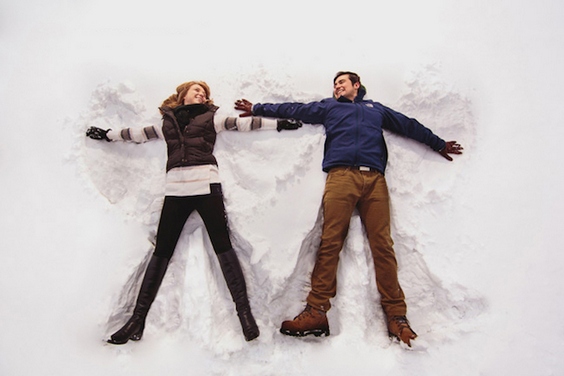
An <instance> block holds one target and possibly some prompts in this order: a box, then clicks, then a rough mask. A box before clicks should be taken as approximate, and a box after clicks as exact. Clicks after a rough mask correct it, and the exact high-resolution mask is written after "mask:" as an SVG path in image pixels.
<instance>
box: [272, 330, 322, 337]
mask: <svg viewBox="0 0 564 376" xmlns="http://www.w3.org/2000/svg"><path fill="white" fill-rule="evenodd" d="M280 333H282V334H285V335H287V336H291V337H305V336H308V335H311V334H313V335H314V336H316V337H320V336H322V335H324V336H325V337H328V336H329V335H330V332H329V329H312V330H304V331H303V332H292V331H290V330H284V329H280Z"/></svg>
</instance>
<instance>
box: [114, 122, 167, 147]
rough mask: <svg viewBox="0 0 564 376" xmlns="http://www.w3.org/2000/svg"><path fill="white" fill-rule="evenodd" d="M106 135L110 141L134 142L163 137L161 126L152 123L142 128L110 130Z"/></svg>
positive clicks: (138, 142) (139, 142) (140, 142)
mask: <svg viewBox="0 0 564 376" xmlns="http://www.w3.org/2000/svg"><path fill="white" fill-rule="evenodd" d="M107 136H108V138H109V139H110V140H112V141H125V142H135V143H136V144H142V143H144V142H147V141H153V140H157V139H161V140H163V139H164V136H163V130H162V127H161V126H154V125H151V126H148V127H144V128H123V129H121V130H119V131H113V130H111V131H109V132H108V134H107Z"/></svg>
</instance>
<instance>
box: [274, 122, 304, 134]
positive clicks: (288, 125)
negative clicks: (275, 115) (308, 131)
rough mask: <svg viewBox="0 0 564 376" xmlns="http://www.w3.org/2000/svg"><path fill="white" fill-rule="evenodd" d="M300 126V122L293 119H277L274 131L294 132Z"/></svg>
mask: <svg viewBox="0 0 564 376" xmlns="http://www.w3.org/2000/svg"><path fill="white" fill-rule="evenodd" d="M301 126H302V122H301V121H299V120H294V119H278V120H277V126H276V130H277V131H278V132H280V131H281V130H282V129H286V130H294V129H298V128H300V127H301Z"/></svg>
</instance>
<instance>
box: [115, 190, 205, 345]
mask: <svg viewBox="0 0 564 376" xmlns="http://www.w3.org/2000/svg"><path fill="white" fill-rule="evenodd" d="M193 210H194V209H193V207H192V203H191V201H190V199H189V198H179V197H165V201H164V205H163V209H162V212H161V218H160V221H159V228H158V231H157V245H156V247H155V252H154V253H153V256H152V257H151V260H150V261H149V265H148V266H147V270H146V271H145V276H144V277H143V282H142V283H141V289H140V290H139V295H138V296H137V302H136V304H135V309H134V310H133V315H132V317H131V318H130V319H129V321H127V323H126V324H125V325H124V326H123V327H122V328H121V329H120V330H118V331H117V332H115V333H114V334H112V336H111V338H110V339H109V340H108V343H111V344H114V345H121V344H124V343H127V341H129V340H130V339H131V340H133V341H139V340H140V339H141V337H142V336H143V330H144V329H145V319H146V317H147V313H148V312H149V308H151V304H152V303H153V301H154V300H155V297H156V296H157V292H158V290H159V287H160V286H161V282H162V280H163V278H164V275H165V273H166V269H167V267H168V262H169V260H170V258H171V257H172V254H173V252H174V248H175V247H176V243H177V242H178V238H179V237H180V233H181V232H182V228H183V227H184V223H185V222H186V219H188V216H189V215H190V213H191V212H192V211H193Z"/></svg>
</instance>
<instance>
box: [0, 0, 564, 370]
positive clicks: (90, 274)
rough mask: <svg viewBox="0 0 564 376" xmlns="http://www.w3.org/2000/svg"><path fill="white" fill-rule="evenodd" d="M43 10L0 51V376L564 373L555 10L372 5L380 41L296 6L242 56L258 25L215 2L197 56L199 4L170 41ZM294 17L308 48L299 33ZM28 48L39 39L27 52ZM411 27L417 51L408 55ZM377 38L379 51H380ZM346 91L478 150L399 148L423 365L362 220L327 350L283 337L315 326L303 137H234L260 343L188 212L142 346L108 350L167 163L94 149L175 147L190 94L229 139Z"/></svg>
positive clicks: (309, 133)
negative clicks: (255, 111) (114, 132)
mask: <svg viewBox="0 0 564 376" xmlns="http://www.w3.org/2000/svg"><path fill="white" fill-rule="evenodd" d="M34 3H35V4H34V7H23V6H22V5H16V4H15V3H14V4H6V5H5V6H3V7H4V8H5V9H6V12H7V13H6V14H9V15H11V17H8V16H6V17H7V18H6V20H8V21H9V22H7V23H6V26H5V27H4V28H3V30H2V34H0V38H1V39H0V41H1V44H0V53H1V54H2V59H1V60H0V61H1V63H0V65H1V66H2V67H3V71H4V72H8V73H9V74H6V73H5V74H4V75H3V78H2V81H4V83H3V85H2V87H0V95H1V99H2V103H3V107H4V109H3V111H2V114H1V115H0V116H1V119H2V123H3V124H5V127H4V128H5V129H4V132H3V133H4V136H3V138H2V140H1V141H0V142H1V143H2V146H1V148H0V171H1V172H2V175H3V176H4V178H5V183H4V184H3V185H2V190H3V194H2V195H0V196H1V197H2V205H3V213H2V215H1V216H0V220H1V225H2V228H4V229H5V233H4V252H2V255H1V256H0V257H1V262H0V281H1V283H0V294H1V295H0V296H1V298H2V300H3V303H2V304H0V318H1V322H2V324H3V325H2V332H3V333H2V339H0V374H2V375H22V374H29V375H31V374H38V375H39V374H46V375H47V374H54V373H57V374H64V375H66V374H68V375H70V374H81V375H99V374H106V375H127V374H136V375H154V374H158V373H159V374H168V375H181V374H182V375H187V374H188V375H217V376H224V375H281V376H284V375H302V374H316V375H317V374H325V375H343V374H357V375H374V374H393V375H478V374H481V375H499V374H512V375H532V374H534V375H558V374H561V373H562V372H563V371H564V361H562V358H561V356H559V353H561V352H562V351H563V350H564V345H563V341H562V339H561V337H562V334H564V333H563V326H562V324H561V323H560V319H559V317H560V316H561V313H562V303H561V302H560V301H561V299H562V296H563V292H564V289H563V287H562V283H561V275H562V270H563V266H564V265H563V261H564V256H562V252H560V250H561V248H562V246H563V245H564V240H563V238H562V232H561V231H559V227H560V226H561V223H563V222H562V219H563V218H562V213H563V212H564V207H563V201H562V200H561V193H560V192H561V190H562V186H563V183H564V173H563V169H562V168H561V166H560V163H558V162H557V161H558V158H559V156H558V154H557V153H556V152H555V150H557V149H558V144H557V140H558V141H559V140H560V138H561V137H562V136H564V132H563V130H562V129H563V128H562V127H561V124H562V121H563V120H564V111H563V110H562V107H561V106H560V104H559V99H560V98H563V94H564V93H563V92H562V85H561V83H562V78H563V77H562V73H561V70H560V69H559V67H560V65H558V64H559V63H560V64H561V63H563V62H564V49H563V48H562V46H561V45H560V44H559V43H557V41H559V39H558V38H562V36H563V35H562V34H563V32H562V29H561V27H560V23H559V22H560V19H559V18H558V17H557V16H556V15H558V14H562V10H564V7H563V6H562V5H559V4H557V3H556V2H552V1H542V2H541V3H539V4H536V5H535V6H534V7H533V6H532V5H530V4H527V3H524V2H521V3H520V2H518V3H515V4H514V3H512V5H511V6H509V5H508V4H505V3H502V2H494V3H493V4H492V3H491V2H488V3H485V2H484V3H479V4H475V3H474V2H467V3H459V4H458V5H457V6H456V7H454V6H451V5H449V4H446V3H445V2H441V1H435V2H430V3H428V4H426V5H425V7H423V6H422V5H420V3H418V2H407V3H408V4H404V5H402V6H400V5H390V4H384V3H382V4H378V3H374V2H370V3H369V2H366V4H358V7H359V9H361V10H362V9H364V8H365V9H378V10H379V13H380V16H378V17H377V18H378V19H379V20H380V21H381V25H375V24H374V20H373V18H372V17H373V16H374V15H370V14H371V12H360V13H361V14H359V15H358V17H359V19H358V20H355V21H354V22H352V18H351V19H349V18H343V16H342V14H341V13H342V9H338V8H336V9H333V8H331V7H330V6H329V5H326V4H325V3H324V2H323V4H324V8H319V7H318V6H316V5H314V3H315V2H306V3H302V2H300V7H298V8H299V9H301V10H300V12H298V13H296V12H295V11H294V10H297V9H298V8H296V6H297V4H293V2H292V1H290V2H289V3H288V2H286V3H284V4H285V5H284V6H283V7H281V8H280V9H279V12H278V13H277V14H262V18H261V17H258V18H256V19H255V23H253V22H250V24H249V25H247V24H242V23H241V22H240V23H238V24H237V27H238V30H237V33H233V35H225V33H226V31H225V30H224V29H222V30H223V31H222V32H219V31H218V30H219V29H221V27H220V26H221V25H222V24H223V25H225V24H229V23H230V22H231V21H230V20H232V19H237V16H240V17H244V15H245V14H246V13H245V12H244V10H245V9H248V8H249V7H251V8H254V7H256V5H257V4H255V2H253V1H247V2H244V3H243V4H238V5H237V6H234V5H232V4H231V3H225V4H223V3H221V2H220V3H221V6H218V7H217V9H215V10H216V14H215V17H212V18H213V20H214V22H213V24H214V25H215V26H216V27H215V28H214V27H212V28H211V29H206V31H207V32H208V34H207V36H206V38H204V39H205V40H202V39H201V36H197V33H194V34H193V35H190V31H191V30H192V31H195V30H198V28H199V27H200V28H202V27H204V26H205V27H209V26H210V25H208V22H207V21H205V20H199V19H194V18H192V17H186V18H184V17H181V16H180V15H179V14H182V12H181V11H180V9H181V10H183V11H188V10H190V11H191V12H208V11H209V9H207V10H206V7H204V6H203V5H202V4H196V5H194V4H191V5H188V4H183V3H178V4H174V5H175V6H176V7H177V12H176V13H177V14H171V15H169V18H170V19H168V18H167V17H164V18H165V20H159V17H162V15H157V14H156V13H155V12H156V11H157V9H154V8H152V6H150V5H140V4H137V3H136V5H135V10H136V12H138V13H136V14H138V15H137V16H132V15H131V13H130V11H131V9H130V8H131V6H132V5H131V4H128V3H127V2H121V1H118V2H112V3H111V4H112V6H111V7H110V6H109V5H110V4H109V3H108V4H105V5H106V6H104V5H102V3H96V4H86V3H85V4H80V3H76V4H74V3H73V4H70V3H67V2H62V1H61V2H58V1H55V2H54V3H52V4H44V3H41V2H38V1H34ZM173 3H174V2H172V3H170V4H169V3H168V2H167V1H165V2H164V3H163V4H161V6H165V5H168V6H170V5H172V4H173ZM291 3H292V4H293V5H292V4H291ZM319 4H322V3H321V2H320V3H319ZM319 4H318V5H319ZM218 5H219V4H218ZM356 6H357V5H355V7H356ZM165 8H166V7H165ZM214 8H216V7H215V6H214ZM28 9H29V10H32V9H33V11H31V12H28ZM292 9H294V10H292ZM159 10H162V9H159ZM486 10H487V11H486ZM257 12H259V11H258V10H257ZM339 12H341V13H339ZM173 13H174V12H173ZM369 13H370V14H369ZM383 13H385V14H386V16H383V15H382V14H383ZM339 14H341V15H340V16H339V17H338V19H337V20H335V16H336V15H339ZM47 15H50V16H52V17H48V16H47ZM260 15H261V14H260V13H257V16H260ZM132 17H134V18H132ZM210 17H211V14H210ZM290 17H291V18H292V19H293V20H294V21H295V22H297V23H296V25H301V26H300V27H296V28H293V27H290V26H289V25H292V24H294V22H291V23H288V19H289V18H290ZM63 20H64V21H63ZM339 20H341V21H339ZM423 20H425V22H423ZM502 20H503V21H502ZM33 21H34V22H35V24H32V22H33ZM173 21H176V22H173ZM337 21H339V22H345V23H347V24H349V25H350V26H353V27H352V28H351V30H356V29H360V30H357V31H355V33H358V36H357V37H356V38H355V37H354V34H355V33H353V37H350V36H348V35H347V34H346V33H344V32H342V31H340V32H339V31H338V30H333V29H334V28H335V26H336V23H338V22H337ZM276 25H280V26H276ZM281 25H286V26H285V27H281ZM34 27H37V28H38V30H40V31H42V32H40V33H38V34H37V35H36V34H34V33H32V30H33V28H34ZM398 28H399V29H401V30H404V29H407V31H404V32H405V34H402V33H400V32H392V31H397V29H398ZM327 29H329V30H333V31H332V32H331V33H330V34H332V33H335V35H334V36H329V35H328V34H327ZM320 30H325V31H323V32H320ZM266 31H268V32H266ZM183 33H187V34H186V35H184V34H183ZM174 36H177V37H178V39H177V38H175V37H174ZM238 37H242V38H243V37H244V38H243V40H244V44H243V42H241V43H242V44H241V45H238V44H237V43H239V42H238V41H237V38H238ZM191 38H192V39H191ZM194 38H195V39H194ZM230 38H233V39H234V40H231V39H230ZM325 38H327V39H328V40H324V39H325ZM351 38H352V39H351ZM375 38H376V39H379V38H382V40H381V41H380V45H379V46H376V45H375V42H374V39H375ZM307 40H310V41H312V42H311V43H312V44H309V43H307V42H306V41H307ZM314 41H318V43H313V42H314ZM249 45H250V46H251V47H249ZM245 46H247V47H248V49H247V50H245ZM184 49H186V50H187V51H184ZM386 51H387V52H386ZM175 54H177V55H179V56H178V58H173V56H175ZM169 55H170V57H167V56H169ZM549 56H550V57H549ZM533 57H534V58H533ZM557 67H558V69H556V68H557ZM341 69H347V70H348V69H350V70H355V71H357V72H358V73H359V74H360V75H361V77H362V79H363V83H364V84H365V86H366V87H367V89H368V94H367V97H368V98H371V99H374V100H376V101H380V102H382V103H383V104H385V105H387V106H390V107H392V108H393V109H395V110H397V111H400V112H402V113H404V114H406V115H408V116H410V117H414V118H416V119H417V120H419V121H420V122H421V123H423V124H425V125H426V126H428V127H429V128H431V129H432V130H433V131H434V132H435V133H436V134H438V135H439V136H440V137H442V138H443V139H445V140H447V141H448V140H457V141H458V142H460V143H461V144H462V145H463V146H464V149H465V150H464V154H463V155H460V156H455V157H454V162H448V161H446V160H445V159H444V158H442V157H441V156H440V155H439V154H437V153H435V152H433V151H432V150H431V149H429V148H428V147H426V146H424V145H421V144H418V143H417V142H414V141H412V140H409V139H406V138H404V137H401V136H398V135H394V134H391V133H389V132H386V133H385V137H386V141H387V145H388V150H389V155H390V157H389V162H388V168H387V171H386V178H387V182H388V187H389V191H390V199H391V207H392V236H393V239H394V243H395V246H394V247H395V251H396V254H397V258H398V263H399V278H400V283H401V284H402V287H403V289H404V291H405V293H406V300H407V304H408V318H409V319H410V321H411V324H412V326H413V328H414V329H415V331H416V332H417V333H418V335H419V337H418V338H417V339H416V340H415V341H414V342H413V347H412V348H411V349H408V348H407V347H405V346H403V345H401V344H399V343H398V342H396V341H391V340H390V339H389V338H388V335H387V330H386V327H385V322H384V317H383V312H382V310H381V307H380V304H379V296H378V293H377V291H376V283H375V276H374V267H373V261H372V259H371V255H370V252H369V249H368V244H367V240H366V235H365V234H364V229H363V227H362V225H361V223H360V219H359V217H358V215H357V214H356V213H355V214H354V215H353V217H352V218H351V222H350V231H349V234H348V237H347V240H346V243H345V246H344V248H343V250H342V252H341V259H340V265H339V270H338V289H337V297H336V298H335V299H333V301H332V303H333V308H332V309H331V310H330V311H329V313H328V317H329V322H330V326H331V335H330V336H329V337H326V338H301V339H298V338H292V337H286V336H283V335H282V334H280V333H279V332H278V329H279V326H280V323H281V322H282V321H283V320H286V319H290V318H292V317H294V316H295V315H297V314H298V313H299V312H300V311H301V310H302V309H303V308H304V305H305V297H306V295H307V292H308V287H309V283H310V282H309V276H310V273H311V271H312V268H313V264H314V261H315V253H316V250H317V247H318V246H319V240H320V233H321V223H322V211H321V210H320V204H321V196H322V193H323V187H324V180H325V173H323V172H322V170H321V161H322V155H323V144H324V140H325V135H324V129H323V127H322V126H321V125H310V124H306V125H304V126H303V127H302V128H300V129H299V130H296V131H283V132H276V131H265V130H261V131H254V132H245V133H243V132H241V133H238V132H223V133H221V134H219V135H218V139H217V143H216V146H215V151H214V154H215V156H216V157H217V160H218V163H219V168H220V174H221V180H222V185H223V190H224V195H225V204H226V210H227V214H228V220H229V225H230V231H231V235H232V240H233V245H234V248H235V250H236V252H237V253H238V255H239V258H240V261H241V264H242V267H243V270H244V273H245V275H246V279H247V286H248V291H249V297H250V302H251V306H252V308H253V312H254V315H255V317H256V319H257V322H258V324H259V327H260V330H261V336H260V337H259V338H258V339H257V340H255V341H252V342H250V343H247V342H245V341H244V338H243V336H242V333H241V329H240V325H239V322H238V319H237V316H236V313H235V310H234V305H233V302H232V301H231V298H230V295H229V292H228V290H227V286H226V285H225V282H224V280H223V276H222V274H221V271H220V269H219V265H218V262H217V259H216V257H215V255H214V252H213V249H212V247H211V244H210V241H209V238H208V236H207V233H206V231H205V228H204V226H203V224H202V222H201V219H200V218H199V216H198V214H197V213H194V214H193V215H192V216H191V217H190V218H189V220H188V221H187V223H186V225H185V228H184V231H183V234H182V237H181V239H180V241H179V243H178V246H177V248H176V252H175V254H174V256H173V259H172V262H171V264H170V267H169V269H168V271H167V274H166V276H165V279H164V281H163V285H162V287H161V289H160V291H159V294H158V296H157V299H156V301H155V303H154V304H153V306H152V308H151V311H150V313H149V316H148V320H147V328H146V330H145V335H144V337H143V340H142V341H140V342H136V343H132V342H130V343H128V344H126V345H123V346H113V345H109V344H107V343H105V341H104V340H105V339H107V338H108V336H109V335H110V334H111V333H112V332H113V331H115V330H116V329H118V328H119V327H120V326H121V325H122V324H123V323H124V322H125V321H126V320H127V318H128V316H129V315H130V313H131V311H132V309H133V305H134V301H135V298H136V296H137V292H138V289H139V284H140V281H141V278H142V276H143V273H144V270H145V267H146V265H147V262H148V260H149V257H150V255H151V253H152V251H153V246H154V239H155V231H156V226H157V223H158V218H159V214H160V209H161V205H162V202H163V194H164V176H165V171H164V167H165V162H166V145H165V143H164V142H162V141H152V142H148V143H145V144H140V145H137V144H130V143H119V142H113V143H109V142H105V141H94V140H91V139H88V138H86V137H85V134H84V132H85V130H86V129H87V128H88V127H90V126H97V127H101V128H104V129H107V128H112V129H119V128H124V127H142V126H146V125H158V124H160V115H159V113H158V110H157V107H158V106H159V105H160V103H161V102H162V100H163V99H164V98H166V97H167V96H168V95H170V94H172V93H173V92H174V89H175V87H176V85H178V84H180V83H182V82H184V81H188V80H193V79H202V80H205V81H207V82H208V83H209V84H210V86H211V90H212V98H213V99H214V101H215V103H216V104H217V105H219V106H220V111H221V112H222V113H224V114H228V115H232V116H237V115H238V113H237V112H236V111H234V110H233V102H234V101H235V100H236V99H238V98H247V99H249V100H251V101H253V102H280V101H299V102H309V101H314V100H320V99H322V98H324V97H327V96H329V95H330V94H331V79H332V77H333V74H334V73H335V72H336V71H338V70H341ZM558 82H560V84H557V83H558ZM541 115H542V116H541Z"/></svg>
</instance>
